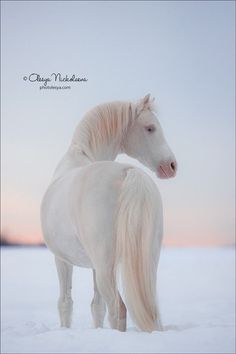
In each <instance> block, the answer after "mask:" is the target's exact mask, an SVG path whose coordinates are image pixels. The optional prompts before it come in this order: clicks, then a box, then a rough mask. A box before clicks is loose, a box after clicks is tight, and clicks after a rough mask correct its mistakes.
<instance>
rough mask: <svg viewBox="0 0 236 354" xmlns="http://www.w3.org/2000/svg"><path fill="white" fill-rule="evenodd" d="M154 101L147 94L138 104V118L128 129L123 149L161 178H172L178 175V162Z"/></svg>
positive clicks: (136, 110)
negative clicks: (166, 138) (165, 135)
mask: <svg viewBox="0 0 236 354" xmlns="http://www.w3.org/2000/svg"><path fill="white" fill-rule="evenodd" d="M153 101H154V99H150V95H147V96H145V97H144V98H143V99H141V100H140V101H139V102H138V103H137V104H136V107H135V115H136V119H135V120H134V122H133V124H132V125H130V127H129V128H128V130H127V134H126V136H125V139H124V142H123V149H124V152H125V153H126V154H128V155H129V156H131V157H133V158H135V159H137V160H139V161H140V162H141V163H142V164H144V165H145V166H147V167H148V168H150V169H151V170H152V171H154V172H155V173H156V174H157V176H158V177H159V178H170V177H174V176H175V175H176V170H177V162H176V159H175V156H174V154H173V152H172V151H171V149H170V147H169V146H168V144H167V142H166V140H165V137H164V134H163V131H162V128H161V125H160V123H159V122H158V120H157V118H156V115H155V114H154V113H153V110H152V106H153Z"/></svg>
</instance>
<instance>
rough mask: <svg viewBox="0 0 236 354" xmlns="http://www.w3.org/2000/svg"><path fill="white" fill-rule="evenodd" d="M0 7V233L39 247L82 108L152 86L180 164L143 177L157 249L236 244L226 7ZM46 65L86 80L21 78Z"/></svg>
mask: <svg viewBox="0 0 236 354" xmlns="http://www.w3.org/2000/svg"><path fill="white" fill-rule="evenodd" d="M1 5H2V222H1V223H2V235H3V236H5V237H7V238H8V239H9V240H10V241H13V242H22V243H38V242H41V241H42V234H41V227H40V203H41V200H42V197H43V194H44V192H45V190H46V188H47V186H48V184H49V183H50V180H51V177H52V174H53V171H54V169H55V167H56V165H57V163H58V161H59V160H60V159H61V157H62V155H63V154H64V153H65V151H66V149H67V147H68V145H69V143H70V140H71V138H72V134H73V131H74V129H75V127H76V125H77V124H78V122H79V121H80V120H81V118H82V117H83V115H84V113H85V112H86V111H87V110H89V109H90V108H92V107H93V106H95V105H97V104H99V103H101V102H106V101H112V100H136V99H138V98H140V97H142V96H144V95H145V94H147V93H149V92H150V93H151V94H152V95H154V96H156V99H157V106H158V118H159V120H160V122H161V125H162V127H163V130H164V132H165V135H166V138H167V141H168V143H169V145H170V146H171V148H172V150H173V151H174V153H175V155H176V158H177V161H178V166H179V168H178V174H177V177H176V178H175V179H171V180H165V181H162V180H158V179H157V178H156V177H155V175H154V174H152V173H151V172H149V174H150V175H151V176H152V177H153V179H154V180H155V181H156V183H157V185H158V187H159V189H160V192H161V195H162V198H163V205H164V244H166V245H174V246H220V245H232V244H234V242H235V236H234V225H235V224H234V210H235V203H234V196H235V183H234V181H235V153H234V141H235V140H234V139H235V135H234V132H235V121H234V117H235V106H234V99H235V30H234V28H235V17H234V13H235V11H234V7H235V3H234V2H225V1H215V2H214V1H212V2H208V1H200V2H188V1H184V2H183V1H180V2H179V1H175V2H159V1H157V2H142V1H140V2H80V1H79V2H76V1H75V2H74V1H72V2H70V1H69V2H66V1H64V2H63V1H52V2H50V1H42V2H35V1H25V2H21V1H3V2H2V4H1ZM35 14H37V16H35ZM121 18H122V21H121V20H120V19H121ZM131 18H132V22H130V19H131ZM53 72H56V73H58V72H60V73H62V74H63V75H66V74H68V75H72V74H76V75H78V76H81V77H87V78H88V81H87V82H84V83H80V84H76V85H73V86H72V87H71V89H70V90H61V91H60V92H59V90H40V89H39V86H40V85H39V84H38V83H30V82H28V81H25V80H23V77H24V76H27V77H28V75H30V74H31V73H38V74H40V75H41V76H45V77H47V76H49V75H50V74H51V73H53ZM118 161H129V162H132V163H134V164H136V165H137V166H141V165H140V164H139V163H137V162H135V161H134V160H132V159H130V158H129V157H126V156H124V155H121V156H120V157H119V158H118ZM146 171H147V170H146Z"/></svg>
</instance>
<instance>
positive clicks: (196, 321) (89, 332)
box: [1, 248, 235, 354]
mask: <svg viewBox="0 0 236 354" xmlns="http://www.w3.org/2000/svg"><path fill="white" fill-rule="evenodd" d="M234 271H235V255H234V249H231V248H224V249H217V248H213V249H187V248H186V249H178V248H163V250H162V254H161V260H160V266H159V272H158V284H159V303H160V310H161V314H162V321H163V324H164V331H163V332H154V333H151V334H149V333H142V332H139V331H138V330H137V329H136V328H135V326H134V324H133V323H132V321H131V320H130V319H129V321H128V331H127V332H126V333H120V332H118V331H115V330H111V329H110V328H109V326H108V323H107V322H106V324H105V328H104V329H93V327H92V319H91V315H90V302H91V299H92V275H91V271H90V270H87V269H81V268H76V269H75V271H74V287H73V299H74V317H73V326H72V328H71V329H61V328H60V327H59V321H58V315H57V308H56V303H57V296H58V283H57V277H56V270H55V267H54V260H53V256H52V255H51V253H50V252H49V251H48V250H47V249H44V248H38V249H37V248H3V249H2V326H1V329H2V341H1V342H2V343H1V345H2V353H224V354H226V353H234V352H235V332H234V331H235V327H234V325H235V318H234V315H235V278H234V275H235V274H234Z"/></svg>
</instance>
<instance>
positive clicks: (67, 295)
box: [55, 257, 73, 327]
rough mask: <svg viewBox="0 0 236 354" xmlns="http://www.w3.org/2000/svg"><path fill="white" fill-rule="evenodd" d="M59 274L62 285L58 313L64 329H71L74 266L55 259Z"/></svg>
mask: <svg viewBox="0 0 236 354" xmlns="http://www.w3.org/2000/svg"><path fill="white" fill-rule="evenodd" d="M55 262H56V266H57V273H58V278H59V283H60V297H59V300H58V311H59V315H60V321H61V326H62V327H70V325H71V319H72V310H73V301H72V298H71V289H72V270H73V266H72V265H70V264H68V263H66V262H63V261H62V260H61V259H59V258H58V257H55Z"/></svg>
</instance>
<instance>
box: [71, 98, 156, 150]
mask: <svg viewBox="0 0 236 354" xmlns="http://www.w3.org/2000/svg"><path fill="white" fill-rule="evenodd" d="M144 110H154V106H153V102H152V101H148V102H147V103H146V104H145V102H143V101H142V102H138V103H136V104H135V103H131V102H120V101H116V102H110V103H104V104H101V105H98V106H96V107H94V108H93V109H92V110H90V111H89V112H87V113H86V114H85V116H84V118H83V120H82V121H81V122H80V123H79V125H78V126H77V128H76V130H75V133H74V136H73V139H72V148H76V150H77V151H78V150H79V151H81V152H84V153H85V154H86V155H88V156H91V154H92V155H93V154H94V153H96V151H97V150H98V148H99V147H101V145H109V143H110V142H114V141H116V142H117V144H119V145H120V146H121V143H122V138H123V136H124V134H125V132H126V131H127V129H128V127H130V126H131V125H132V124H133V122H134V121H135V119H136V118H137V117H138V116H139V114H140V113H141V111H144Z"/></svg>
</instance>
